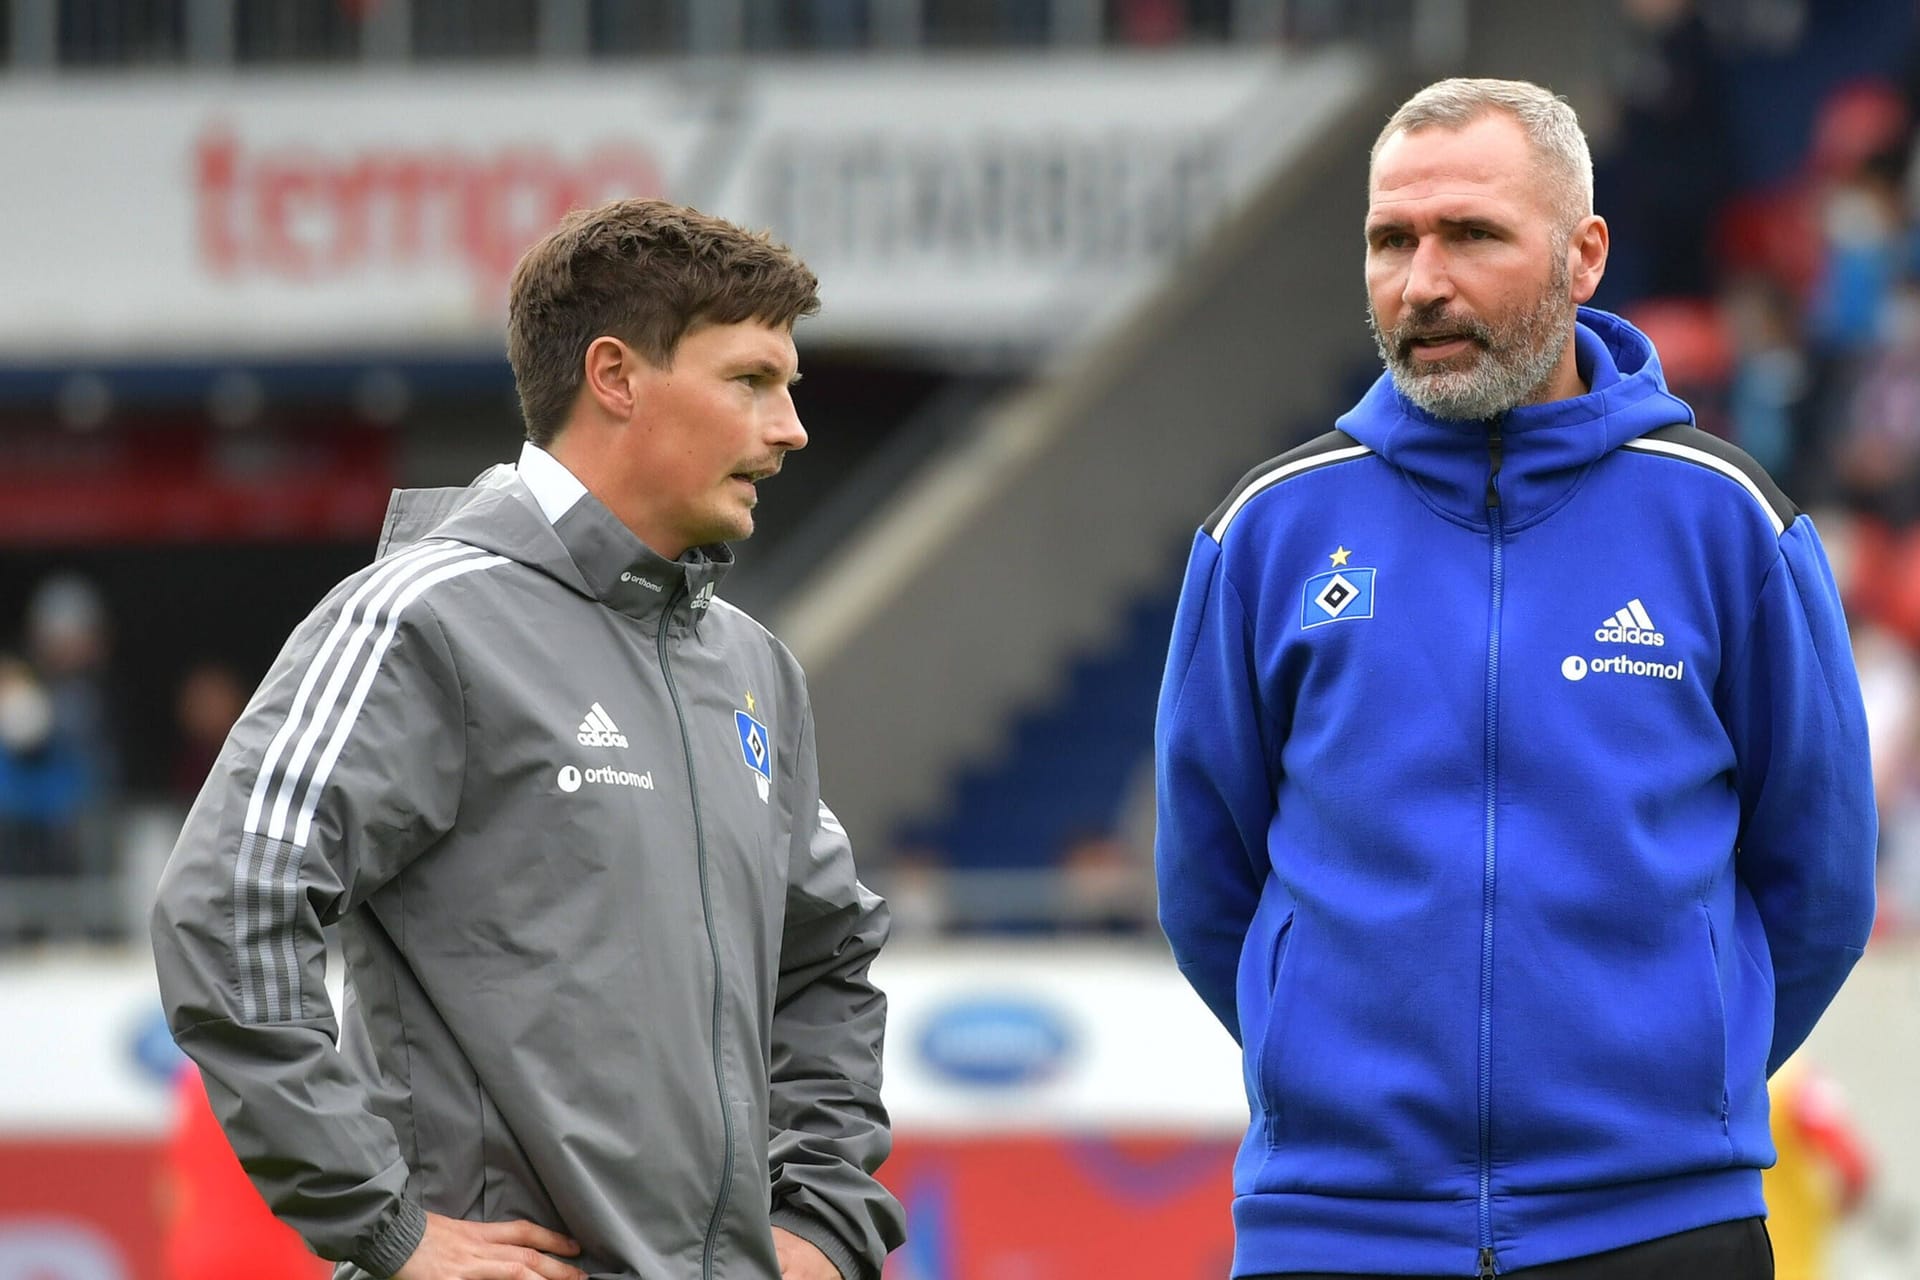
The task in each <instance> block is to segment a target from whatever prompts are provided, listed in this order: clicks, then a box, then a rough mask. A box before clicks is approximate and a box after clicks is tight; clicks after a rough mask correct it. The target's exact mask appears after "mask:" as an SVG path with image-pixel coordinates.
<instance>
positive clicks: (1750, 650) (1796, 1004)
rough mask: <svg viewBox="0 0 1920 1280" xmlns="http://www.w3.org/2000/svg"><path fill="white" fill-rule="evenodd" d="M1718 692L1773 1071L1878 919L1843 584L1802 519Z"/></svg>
mask: <svg viewBox="0 0 1920 1280" xmlns="http://www.w3.org/2000/svg"><path fill="white" fill-rule="evenodd" d="M1719 692H1720V696H1721V698H1722V699H1723V702H1722V707H1723V712H1722V715H1723V719H1724V721H1725V723H1726V725H1727V731H1728V735H1729V736H1730V738H1731V739H1732V742H1733V747H1734V755H1735V759H1736V761H1737V765H1736V768H1737V772H1738V787H1739V793H1740V817H1741V822H1740V843H1739V848H1738V851H1737V853H1736V869H1737V873H1738V875H1739V878H1740V881H1741V883H1742V884H1744V885H1745V886H1746V888H1747V890H1748V891H1749V892H1750V893H1751V894H1752V895H1753V899H1754V903H1755V905H1756V906H1757V907H1758V909H1759V913H1760V921H1761V925H1762V927H1763V928H1764V929H1765V931H1766V937H1767V948H1768V950H1769V951H1770V952H1771V954H1772V958H1773V974H1774V989H1775V995H1774V1030H1773V1048H1772V1051H1771V1052H1770V1053H1769V1055H1768V1058H1767V1070H1768V1072H1769V1074H1771V1073H1772V1072H1774V1071H1776V1070H1778V1069H1779V1067H1780V1064H1781V1063H1782V1062H1784V1061H1786V1059H1787V1056H1788V1055H1789V1054H1791V1053H1792V1052H1793V1051H1794V1049H1796V1048H1797V1047H1799V1045H1800V1042H1801V1041H1803V1040H1805V1039H1806V1037H1807V1033H1808V1032H1809V1031H1811V1030H1812V1029H1813V1024H1814V1023H1815V1022H1817V1021H1818V1020H1819V1018H1820V1014H1821V1013H1822V1012H1823V1011H1824V1010H1825V1009H1826V1007H1827V1004H1828V1002H1829V1001H1831V1000H1832V999H1833V997H1834V993H1835V992H1837V991H1839V989H1840V984H1841V982H1843V981H1844V980H1845V979H1846V976H1847V972H1848V971H1849V970H1850V969H1852V968H1853V965H1854V962H1855V961H1856V960H1858V959H1859V958H1860V955H1861V952H1862V950H1863V949H1864V948H1865V947H1866V942H1867V934H1868V931H1869V930H1870V929H1871V928H1872V925H1873V875H1874V846H1875V839H1876V834H1877V825H1878V824H1877V820H1876V817H1875V813H1874V804H1873V779H1872V770H1871V767H1870V765H1869V763H1868V756H1867V724H1866V712H1865V710H1864V708H1863V707H1862V705H1861V700H1860V682H1859V679H1858V677H1857V676H1856V675H1855V673H1854V668H1853V653H1852V649H1851V648H1850V646H1849V645H1848V642H1847V629H1846V619H1845V617H1844V615H1843V614H1842V612H1841V609H1840V596H1839V592H1838V591H1837V590H1836V589H1835V587H1834V584H1833V575H1832V572H1831V571H1830V570H1829V569H1828V567H1827V560H1826V555H1825V554H1824V552H1822V550H1821V548H1820V540H1819V538H1818V536H1817V535H1816V534H1815V533H1814V531H1813V525H1812V523H1811V522H1809V521H1808V520H1807V518H1806V517H1805V516H1801V517H1800V518H1799V519H1797V520H1795V521H1794V523H1793V524H1792V526H1790V527H1789V528H1788V529H1787V531H1786V533H1785V534H1783V535H1782V536H1781V539H1780V555H1779V558H1778V559H1777V560H1776V561H1775V562H1774V565H1773V568H1772V569H1771V571H1770V572H1769V573H1768V575H1767V578H1766V581H1765V583H1764V584H1763V585H1762V587H1761V590H1760V596H1759V599H1758V600H1757V601H1756V602H1755V606H1754V613H1753V619H1752V622H1751V624H1750V626H1749V628H1748V632H1747V635H1746V638H1745V641H1744V642H1743V644H1742V646H1741V647H1740V648H1739V649H1738V650H1737V651H1736V652H1735V653H1734V655H1733V657H1732V660H1731V661H1730V662H1729V663H1728V664H1727V667H1726V669H1725V670H1724V671H1723V673H1722V676H1721V688H1720V691H1719Z"/></svg>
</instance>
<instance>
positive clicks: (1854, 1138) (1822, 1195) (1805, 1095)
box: [1761, 1055, 1873, 1280]
mask: <svg viewBox="0 0 1920 1280" xmlns="http://www.w3.org/2000/svg"><path fill="white" fill-rule="evenodd" d="M1768 1093H1769V1094H1770V1096H1771V1100H1772V1104H1773V1108H1772V1117H1771V1119H1772V1126H1773V1144H1774V1146H1775V1147H1776V1148H1778V1149H1779V1152H1780V1159H1779V1162H1778V1163H1776V1164H1775V1165H1774V1166H1773V1168H1771V1169H1767V1170H1765V1171H1763V1173H1762V1174H1761V1183H1762V1186H1763V1187H1764V1189H1765V1195H1766V1200H1767V1233H1768V1235H1770V1236H1771V1237H1772V1238H1773V1263H1774V1275H1775V1277H1776V1280H1826V1277H1828V1276H1829V1275H1831V1274H1832V1272H1831V1271H1830V1270H1829V1267H1830V1262H1829V1259H1828V1252H1829V1250H1830V1249H1831V1247H1832V1237H1833V1229H1834V1226H1835V1224H1836V1223H1837V1222H1839V1221H1840V1220H1841V1219H1843V1218H1846V1217H1849V1216H1850V1215H1852V1214H1853V1213H1854V1212H1855V1211H1857V1210H1858V1209H1859V1207H1860V1205H1861V1202H1862V1201H1863V1200H1864V1199H1865V1197H1866V1195H1867V1191H1868V1188H1869V1187H1870V1186H1871V1185H1872V1181H1873V1170H1872V1166H1871V1165H1870V1163H1869V1162H1868V1158H1867V1152H1866V1148H1865V1146H1864V1144H1863V1143H1862V1140H1861V1137H1860V1133H1859V1131H1858V1129H1857V1128H1856V1127H1855V1126H1854V1123H1853V1118H1852V1117H1851V1116H1849V1115H1848V1114H1847V1108H1846V1103H1845V1101H1844V1100H1843V1099H1842V1097H1841V1094H1840V1089H1839V1086H1837V1085H1836V1084H1835V1083H1834V1082H1833V1081H1832V1080H1831V1079H1829V1078H1828V1077H1827V1076H1826V1075H1825V1074H1824V1073H1823V1072H1821V1071H1820V1070H1819V1069H1818V1068H1816V1067H1815V1066H1813V1064H1812V1063H1810V1062H1807V1061H1805V1060H1804V1058H1803V1057H1801V1056H1799V1055H1796V1056H1795V1057H1793V1058H1790V1059H1788V1060H1787V1062H1786V1064H1785V1065H1784V1066H1782V1067H1781V1068H1780V1070H1779V1071H1777V1072H1775V1073H1774V1076H1773V1079H1772V1080H1771V1081H1770V1082H1769V1083H1768Z"/></svg>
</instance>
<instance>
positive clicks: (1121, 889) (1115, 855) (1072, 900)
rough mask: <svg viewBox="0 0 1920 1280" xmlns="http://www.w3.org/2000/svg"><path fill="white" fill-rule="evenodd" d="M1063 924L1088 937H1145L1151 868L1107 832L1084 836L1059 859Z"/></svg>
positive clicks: (1075, 839)
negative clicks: (1103, 935) (1138, 935)
mask: <svg viewBox="0 0 1920 1280" xmlns="http://www.w3.org/2000/svg"><path fill="white" fill-rule="evenodd" d="M1060 875H1061V885H1060V895H1061V902H1062V912H1061V915H1062V917H1063V922H1064V923H1065V924H1066V925H1067V926H1068V927H1069V928H1072V929H1077V930H1081V931H1086V932H1093V933H1116V934H1122V933H1124V934H1133V933H1142V932H1145V931H1146V929H1147V928H1148V926H1149V925H1151V924H1152V923H1153V911H1154V906H1153V904H1154V889H1153V864H1152V860H1151V857H1150V856H1149V855H1146V854H1143V853H1140V852H1136V851H1135V850H1132V849H1130V848H1128V847H1127V845H1126V844H1125V843H1124V842H1122V841H1121V840H1120V839H1119V837H1117V836H1115V835H1114V834H1113V833H1111V832H1108V831H1085V832H1082V833H1080V834H1079V835H1076V836H1074V837H1073V838H1072V839H1070V840H1068V841H1067V844H1066V847H1065V849H1064V850H1062V852H1061V855H1060Z"/></svg>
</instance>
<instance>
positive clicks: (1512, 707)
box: [1156, 308, 1875, 1276]
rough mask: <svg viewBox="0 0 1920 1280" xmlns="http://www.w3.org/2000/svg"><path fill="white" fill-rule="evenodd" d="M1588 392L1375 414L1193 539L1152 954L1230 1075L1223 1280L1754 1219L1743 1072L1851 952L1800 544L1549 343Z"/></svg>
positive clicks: (1837, 770)
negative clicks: (1455, 416) (1228, 1244)
mask: <svg viewBox="0 0 1920 1280" xmlns="http://www.w3.org/2000/svg"><path fill="white" fill-rule="evenodd" d="M1575 341H1576V352H1577V356H1578V362H1579V368H1580V371H1581V375H1582V377H1583V378H1584V379H1585V380H1586V381H1587V382H1588V384H1589V385H1590V386H1591V388H1592V390H1591V392H1590V393H1589V394H1586V395H1583V396H1580V397H1577V398H1575V399H1570V400H1563V401H1558V402H1555V403H1552V404H1545V405H1537V406H1529V407H1524V408H1519V409H1515V410H1513V411H1511V412H1510V413H1508V414H1506V415H1504V416H1503V417H1501V418H1499V419H1497V420H1495V421H1493V422H1490V423H1487V422H1468V423H1463V422H1449V421H1445V420H1441V419H1436V418H1434V417H1432V416H1430V415H1428V414H1426V413H1424V412H1422V411H1421V410H1419V409H1418V408H1416V407H1414V406H1413V405H1412V404H1410V403H1409V402H1407V401H1406V400H1404V399H1402V398H1401V397H1400V396H1399V395H1398V393H1397V392H1396V391H1395V390H1394V387H1393V384H1392V381H1391V380H1390V379H1389V378H1387V377H1384V376H1383V377H1382V378H1381V379H1380V380H1379V381H1378V382H1377V383H1376V384H1375V385H1374V387H1373V389H1372V390H1371V391H1369V392H1368V393H1367V395H1366V397H1365V398H1364V399H1363V400H1361V402H1360V403H1359V405H1358V406H1356V407H1355V408H1354V410H1353V411H1352V412H1351V413H1349V414H1347V415H1346V416H1345V417H1343V418H1342V419H1340V422H1339V428H1340V429H1339V430H1338V431H1335V432H1333V433H1330V434H1329V435H1327V436H1323V437H1321V438H1319V439H1318V440H1315V441H1312V442H1310V443H1308V444H1306V445H1304V446H1302V447H1301V448H1299V449H1296V450H1294V451H1293V452H1291V453H1288V454H1284V455H1282V456H1281V457H1279V458H1277V459H1275V460H1274V461H1272V462H1270V463H1267V464H1265V465H1264V466H1261V467H1259V468H1256V469H1255V470H1254V471H1253V472H1252V473H1250V474H1249V475H1248V476H1247V478H1246V479H1245V480H1243V481H1242V482H1241V484H1240V485H1239V487H1238V488H1237V489H1236V490H1235V491H1234V493H1233V494H1232V495H1231V496H1230V497H1229V498H1228V500H1227V501H1226V502H1225V503H1224V504H1223V505H1222V506H1221V508H1220V509H1219V510H1218V511H1216V512H1215V513H1214V514H1213V516H1212V518H1211V519H1209V520H1208V522H1207V524H1206V526H1205V527H1204V528H1203V529H1202V530H1201V531H1200V533H1199V534H1198V536H1197V537H1196V538H1195V540H1194V546H1193V554H1192V559H1191V562H1190V564H1189V566H1188V569H1187V576H1186V581H1185V584H1184V586H1183V588H1182V595H1181V600H1180V608H1179V613H1178V616H1177V619H1176V621H1175V623H1174V634H1173V643H1172V650H1171V653H1170V654H1169V656H1168V662H1167V672H1166V679H1165V683H1164V686H1163V688H1162V691H1161V696H1160V707H1159V722H1158V727H1157V732H1156V747H1157V766H1158V789H1159V804H1160V830H1159V840H1158V848H1157V859H1158V867H1159V882H1160V903H1161V908H1160V909H1161V922H1162V924H1163V926H1164V927H1165V929H1166V933H1167V936H1168V938H1169V939H1170V940H1171V942H1172V944H1173V950H1174V954H1175V956H1176V957H1177V958H1178V960H1179V963H1180V968H1181V970H1182V971H1183V972H1184V973H1185V975H1186V977H1187V978H1188V980H1189V981H1190V982H1191V983H1192V984H1193V986H1194V988H1195V990H1196V991H1198V992H1199V994H1200V995H1201V997H1202V998H1203V999H1205V1000H1206V1002H1207V1004H1208V1005H1209V1006H1210V1007H1211V1008H1212V1010H1213V1011H1214V1013H1215V1014H1216V1015H1218V1017H1219V1018H1220V1020H1221V1021H1222V1022H1223V1023H1225V1024H1226V1027H1227V1029H1228V1030H1229V1031H1231V1032H1232V1033H1233V1034H1234V1036H1235V1038H1236V1039H1237V1040H1239V1042H1240V1043H1241V1045H1242V1046H1243V1049H1244V1064H1245V1070H1244V1074H1245V1080H1246V1089H1247V1098H1248V1101H1249V1104H1250V1106H1251V1110H1252V1118H1253V1119H1252V1125H1251V1126H1250V1128H1249V1130H1248V1132H1247V1136H1246V1140H1245V1142H1244V1143H1243V1145H1242V1147H1241V1151H1240V1155H1239V1159H1238V1161H1237V1163H1236V1165H1235V1170H1234V1190H1235V1200H1234V1210H1233V1212H1234V1223H1235V1231H1236V1237H1237V1248H1236V1253H1235V1259H1234V1275H1236V1276H1248V1275H1260V1274H1264V1273H1268V1272H1286V1271H1340V1272H1361V1273H1378V1274H1394V1273H1402V1274H1404V1273H1421V1274H1445V1275H1462V1276H1471V1275H1476V1274H1478V1275H1486V1274H1490V1273H1496V1272H1497V1273H1505V1272H1507V1271H1510V1270H1514V1269H1517V1268H1522V1267H1529V1266H1536V1265H1540V1264H1543V1263H1548V1262H1554V1261H1559V1260H1562V1259H1566V1258H1572V1257H1579V1256H1582V1255H1586V1254H1591V1253H1598V1252H1602V1251H1604V1250H1608V1249H1613V1248H1618V1247H1621V1246H1624V1245H1628V1244H1633V1243H1637V1242H1640V1241H1644V1240H1649V1239H1653V1238H1655V1237H1658V1236H1662V1235H1667V1234H1670V1233H1673V1232H1677V1231H1683V1230H1688V1229H1691V1228H1694V1227H1699V1226H1704V1225H1707V1224H1710V1223H1714V1222H1721V1221H1726V1220H1730V1219H1734V1218H1741V1217H1749V1216H1753V1215H1758V1214H1761V1213H1764V1212H1765V1208H1764V1205H1763V1202H1762V1200H1761V1195H1760V1174H1759V1170H1760V1168H1761V1166H1763V1165H1766V1164H1769V1163H1771V1161H1772V1160H1773V1147H1772V1144H1771V1141H1770V1139H1769V1137H1768V1129H1767V1092H1766V1077H1767V1075H1768V1074H1769V1073H1770V1072H1771V1071H1772V1070H1773V1069H1774V1068H1775V1067H1777V1066H1778V1065H1779V1064H1780V1062H1781V1061H1782V1060H1783V1059H1784V1058H1785V1057H1786V1056H1787V1055H1788V1054H1789V1053H1790V1052H1792V1050H1793V1049H1794V1047H1795V1046H1797V1045H1798V1044H1799V1043H1800V1041H1801V1040H1802V1039H1803V1038H1804V1037H1805V1036H1806V1034H1807V1032H1808V1031H1809V1030H1810V1029H1811V1028H1812V1026H1813V1024H1814V1022H1815V1020H1816V1019H1817V1018H1818V1017H1819V1016H1820V1013H1821V1011H1822V1010H1823V1009H1824V1008H1825V1007H1826V1005H1827V1003H1828V1001H1829V1000H1830V999H1831V998H1832V997H1833V994H1834V992H1835V991H1836V990H1838V988H1839V986H1840V983H1841V981H1842V980H1843V979H1844V978H1845V976H1846V974H1847V971H1848V970H1849V969H1850V968H1851V967H1852V965H1853V963H1854V961H1855V960H1856V959H1858V958H1859V956H1860V953H1861V949H1862V948H1863V947H1864V945H1865V943H1866V937H1867V932H1868V929H1869V926H1870V924H1871V920H1872V915H1873V857H1874V841H1875V819H1874V808H1873V797H1872V790H1871V781H1870V777H1869V769H1868V760H1867V737H1866V723H1865V715H1864V713H1863V710H1862V707H1861V699H1860V690H1859V684H1858V681H1857V678H1856V676H1855V674H1854V669H1853V662H1852V656H1851V653H1850V650H1849V647H1848V641H1847V632H1846V623H1845V620H1844V618H1843V617H1842V615H1841V610H1840V603H1839V599H1838V596H1837V593H1836V591H1835V589H1834V584H1833V579H1832V576H1831V573H1830V571H1829V570H1828V567H1827V563H1826V559H1825V556H1824V554H1823V552H1822V551H1821V548H1820V543H1819V540H1818V538H1817V537H1816V536H1815V534H1814V531H1813V526H1812V525H1811V524H1810V523H1809V522H1808V520H1807V519H1806V517H1805V516H1802V515H1800V514H1798V513H1797V512H1796V511H1795V510H1794V509H1793V507H1792V506H1791V504H1789V503H1788V501H1787V500H1786V498H1785V497H1783V496H1782V495H1781V493H1780V492H1779V490H1778V489H1777V488H1776V487H1775V486H1774V485H1773V483H1772V482H1771V481H1770V480H1769V479H1768V478H1767V477H1766V475H1765V473H1764V472H1763V471H1761V470H1760V469H1759V467H1758V466H1757V465H1755V464H1754V463H1753V461H1752V460H1751V459H1749V458H1747V457H1746V455H1745V454H1743V453H1741V452H1740V451H1739V450H1737V449H1734V448H1732V447H1731V446H1729V445H1727V444H1725V443H1723V442H1721V441H1718V440H1716V439H1714V438H1713V437H1710V436H1707V435H1705V434H1704V433H1702V432H1700V431H1697V430H1695V429H1694V428H1693V427H1692V426H1691V425H1690V424H1691V422H1692V414H1691V412H1690V411H1689V410H1688V408H1687V406H1686V405H1684V404H1683V403H1681V402H1680V401H1679V400H1677V399H1676V398H1674V396H1672V395H1671V394H1670V393H1669V392H1668V391H1667V389H1666V385H1665V382H1664V380H1663V379H1662V377H1661V373H1660V365H1659V361H1658V359H1657V358H1656V356H1655V355H1654V352H1653V348H1652V346H1651V344H1650V343H1649V342H1648V341H1647V339H1646V338H1645V336H1644V335H1642V334H1641V333H1640V332H1639V331H1638V330H1636V329H1634V328H1633V327H1632V326H1631V325H1629V324H1627V323H1626V322H1625V321H1623V320H1621V319H1619V318H1618V317H1615V316H1612V315H1608V314H1606V313H1604V312H1600V311H1595V310H1591V309H1586V308H1582V309H1581V311H1580V316H1579V325H1578V327H1577V329H1576V333H1575Z"/></svg>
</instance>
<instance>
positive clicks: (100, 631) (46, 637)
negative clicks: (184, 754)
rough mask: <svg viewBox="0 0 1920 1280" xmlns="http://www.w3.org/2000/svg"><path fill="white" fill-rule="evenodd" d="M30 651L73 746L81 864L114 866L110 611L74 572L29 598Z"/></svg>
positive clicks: (99, 870) (64, 738)
mask: <svg viewBox="0 0 1920 1280" xmlns="http://www.w3.org/2000/svg"><path fill="white" fill-rule="evenodd" d="M26 639H27V657H28V659H29V660H30V661H31V662H32V663H33V666H34V670H35V671H36V672H37V673H38V674H39V678H40V681H41V683H42V684H43V685H44V686H45V688H46V692H47V697H48V698H49V699H50V700H51V702H52V708H53V730H54V736H55V737H56V738H57V739H58V740H59V741H60V742H61V743H62V744H63V746H64V747H65V748H66V749H68V750H71V751H74V752H77V753H78V754H79V757H80V761H81V764H82V767H83V768H84V770H85V773H86V790H87V793H88V803H87V805H86V806H85V808H84V809H83V810H82V812H81V813H80V814H78V815H77V816H76V819H75V828H76V830H75V838H76V839H77V841H78V850H79V856H80V870H81V871H82V872H84V873H86V874H88V875H100V876H104V875H107V874H109V873H110V872H111V871H112V862H113V856H112V844H113V820H114V816H115V815H114V808H115V806H116V804H117V802H118V800H119V792H120V750H119V741H118V738H117V736H116V733H115V728H114V723H113V721H114V717H113V714H112V710H111V708H110V706H109V704H108V701H107V663H108V659H109V657H110V652H111V650H110V645H109V642H108V638H107V610H106V604H105V602H104V601H103V600H102V599H101V596H100V592H99V590H98V589H97V588H96V587H95V586H94V585H93V584H92V583H91V582H88V581H87V580H86V579H85V578H82V577H80V576H79V575H77V574H71V573H62V574H56V575H54V576H53V577H50V578H48V579H46V580H45V581H43V582H42V583H41V584H40V585H39V586H38V587H37V588H35V589H34V592H33V595H32V597H31V598H30V599H29V600H28V601H27V618H26Z"/></svg>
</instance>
